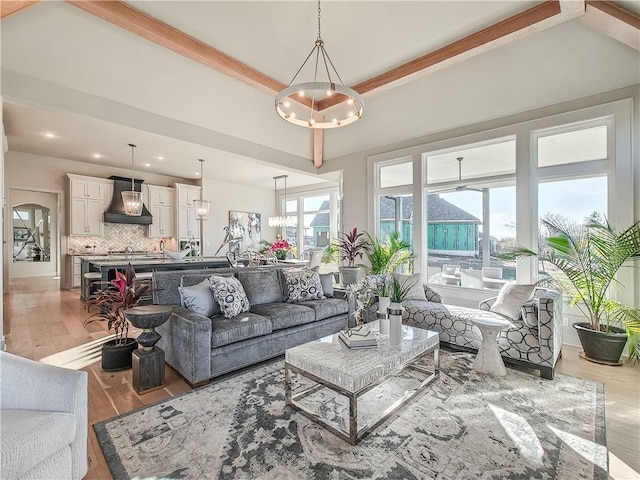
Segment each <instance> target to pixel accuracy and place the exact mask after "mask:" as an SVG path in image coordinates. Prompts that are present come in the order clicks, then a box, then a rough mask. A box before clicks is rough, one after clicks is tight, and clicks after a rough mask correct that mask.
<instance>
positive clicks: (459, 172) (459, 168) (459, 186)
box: [456, 157, 482, 192]
mask: <svg viewBox="0 0 640 480" xmlns="http://www.w3.org/2000/svg"><path fill="white" fill-rule="evenodd" d="M463 159H464V157H458V158H456V160H458V182H462V160H463ZM465 190H471V191H474V192H482V190H481V189H479V188H473V187H469V186H468V185H462V184H460V185H457V186H456V192H462V191H465Z"/></svg>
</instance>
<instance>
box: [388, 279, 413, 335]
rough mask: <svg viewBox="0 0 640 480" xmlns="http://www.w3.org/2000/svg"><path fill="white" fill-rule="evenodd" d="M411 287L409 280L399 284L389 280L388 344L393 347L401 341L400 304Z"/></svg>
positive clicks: (401, 309) (402, 308)
mask: <svg viewBox="0 0 640 480" xmlns="http://www.w3.org/2000/svg"><path fill="white" fill-rule="evenodd" d="M412 287H413V284H412V283H411V284H410V283H409V280H405V281H404V283H400V281H399V280H398V279H397V278H392V279H391V286H390V289H389V300H390V302H391V303H389V307H388V308H387V312H388V314H389V342H391V344H393V345H399V344H400V342H401V341H402V311H403V310H404V307H403V306H402V302H403V301H404V299H405V298H407V295H408V294H409V291H410V290H411V288H412Z"/></svg>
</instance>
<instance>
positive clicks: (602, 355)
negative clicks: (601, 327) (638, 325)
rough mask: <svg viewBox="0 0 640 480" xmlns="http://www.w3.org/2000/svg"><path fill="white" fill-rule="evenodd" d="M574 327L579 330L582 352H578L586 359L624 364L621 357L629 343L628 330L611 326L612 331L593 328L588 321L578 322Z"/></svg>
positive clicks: (604, 363) (595, 361) (609, 363)
mask: <svg viewBox="0 0 640 480" xmlns="http://www.w3.org/2000/svg"><path fill="white" fill-rule="evenodd" d="M572 326H573V328H575V329H576V332H578V338H579V339H580V344H581V345H582V349H583V351H582V352H578V355H580V356H581V357H582V358H584V359H585V360H589V361H590V362H594V363H600V364H602V365H622V362H621V361H620V357H621V356H622V352H623V350H624V346H625V345H626V343H627V332H626V331H625V330H623V329H622V328H617V327H611V329H610V330H611V331H610V332H601V331H598V330H593V329H591V325H590V324H589V323H587V322H576V323H574V324H573V325H572Z"/></svg>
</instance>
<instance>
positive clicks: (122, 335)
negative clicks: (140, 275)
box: [84, 264, 151, 345]
mask: <svg viewBox="0 0 640 480" xmlns="http://www.w3.org/2000/svg"><path fill="white" fill-rule="evenodd" d="M135 278H136V272H135V270H134V269H133V267H132V266H131V264H128V265H127V268H126V270H125V272H124V274H122V273H121V272H118V271H116V278H114V279H113V280H111V281H110V282H93V283H92V285H96V284H98V285H101V286H102V287H103V288H101V289H100V290H98V291H97V292H96V293H94V294H93V295H91V296H90V297H89V299H88V300H87V301H86V302H85V306H86V307H87V309H88V308H90V307H91V306H94V305H95V306H97V307H98V309H99V311H98V312H96V313H94V314H93V315H91V316H90V317H89V318H87V319H86V320H85V321H84V324H85V326H86V325H88V324H89V323H92V322H94V321H106V322H107V328H108V329H109V330H113V331H114V332H115V334H116V336H115V344H116V345H123V344H125V343H126V340H127V336H128V334H129V322H128V321H127V319H126V318H125V316H124V311H125V310H126V309H128V308H131V307H135V306H136V305H138V302H139V301H140V297H142V295H144V294H145V293H147V292H149V289H150V288H151V287H150V285H149V284H141V283H136V282H135Z"/></svg>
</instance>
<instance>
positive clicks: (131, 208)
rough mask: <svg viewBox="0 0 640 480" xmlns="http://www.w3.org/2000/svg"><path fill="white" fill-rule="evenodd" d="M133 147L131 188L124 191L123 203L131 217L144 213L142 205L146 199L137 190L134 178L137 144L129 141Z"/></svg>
mask: <svg viewBox="0 0 640 480" xmlns="http://www.w3.org/2000/svg"><path fill="white" fill-rule="evenodd" d="M129 146H130V147H131V190H130V191H123V192H122V203H124V213H126V214H127V215H129V216H130V217H139V216H140V215H142V205H143V203H144V199H143V197H142V192H136V189H135V184H134V180H133V179H134V178H135V171H134V169H133V161H134V160H133V156H134V151H135V148H136V146H135V145H134V144H133V143H129Z"/></svg>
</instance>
